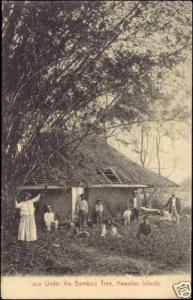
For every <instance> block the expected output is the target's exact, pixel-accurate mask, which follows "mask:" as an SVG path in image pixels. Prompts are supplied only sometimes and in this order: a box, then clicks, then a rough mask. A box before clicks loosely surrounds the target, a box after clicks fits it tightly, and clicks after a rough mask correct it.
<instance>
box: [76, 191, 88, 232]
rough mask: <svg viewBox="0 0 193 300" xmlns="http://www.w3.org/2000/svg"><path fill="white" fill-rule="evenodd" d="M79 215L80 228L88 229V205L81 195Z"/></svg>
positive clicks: (78, 207) (78, 208) (78, 206)
mask: <svg viewBox="0 0 193 300" xmlns="http://www.w3.org/2000/svg"><path fill="white" fill-rule="evenodd" d="M77 213H78V216H79V225H80V227H86V226H87V215H88V203H87V201H86V200H85V199H84V195H83V194H81V195H80V201H79V202H78V205H77Z"/></svg>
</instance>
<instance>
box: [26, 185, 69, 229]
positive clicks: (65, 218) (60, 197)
mask: <svg viewBox="0 0 193 300" xmlns="http://www.w3.org/2000/svg"><path fill="white" fill-rule="evenodd" d="M29 192H30V193H31V194H32V197H35V196H37V195H38V194H39V193H41V192H42V191H40V190H33V191H32V190H31V191H30V190H29ZM47 205H51V207H52V209H53V211H54V213H55V216H56V217H57V218H58V220H59V222H70V221H71V216H72V192H71V189H66V190H64V189H57V190H54V189H53V190H47V192H46V195H45V196H44V197H43V198H42V200H40V201H38V202H36V203H35V207H36V212H35V216H36V221H37V225H38V226H40V227H42V226H43V224H44V221H43V215H44V213H45V211H47Z"/></svg>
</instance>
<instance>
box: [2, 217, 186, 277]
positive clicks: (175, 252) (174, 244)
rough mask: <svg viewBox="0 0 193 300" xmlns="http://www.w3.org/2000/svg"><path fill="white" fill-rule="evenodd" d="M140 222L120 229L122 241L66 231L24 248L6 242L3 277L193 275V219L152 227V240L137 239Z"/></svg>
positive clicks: (96, 232) (43, 234) (95, 233)
mask: <svg viewBox="0 0 193 300" xmlns="http://www.w3.org/2000/svg"><path fill="white" fill-rule="evenodd" d="M138 225H139V224H138V223H135V224H131V225H129V226H128V227H127V228H125V227H123V226H122V225H119V226H118V231H119V234H120V237H111V236H107V237H105V238H102V237H101V236H100V233H101V229H100V228H97V227H95V228H88V229H87V230H88V232H89V233H90V236H89V237H73V236H71V235H70V234H69V230H68V229H67V228H66V229H64V230H63V231H57V232H51V233H47V232H39V233H38V240H37V241H35V242H28V243H27V245H23V244H22V243H21V242H18V241H17V240H16V237H11V238H10V240H9V241H4V242H2V262H3V263H2V275H7V276H9V275H65V274H68V275H81V274H85V275H114V274H117V275H126V274H128V275H153V274H164V273H168V272H171V273H180V272H189V271H190V253H191V252H190V228H191V226H190V221H188V220H184V221H181V222H180V224H171V223H169V222H168V223H167V222H166V223H159V224H155V223H154V224H152V233H151V235H150V236H148V237H141V238H140V240H138V239H137V238H136V235H137V230H138Z"/></svg>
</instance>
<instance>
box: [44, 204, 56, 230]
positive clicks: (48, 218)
mask: <svg viewBox="0 0 193 300" xmlns="http://www.w3.org/2000/svg"><path fill="white" fill-rule="evenodd" d="M44 222H45V225H46V228H47V231H48V232H49V231H51V229H52V226H54V228H55V230H57V229H58V220H55V215H54V212H53V211H52V207H51V206H50V205H48V211H47V212H46V213H45V214H44Z"/></svg>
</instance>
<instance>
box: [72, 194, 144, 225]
mask: <svg viewBox="0 0 193 300" xmlns="http://www.w3.org/2000/svg"><path fill="white" fill-rule="evenodd" d="M136 194H137V192H136V191H134V193H133V198H132V200H131V201H130V202H131V203H129V204H128V205H127V206H126V207H125V210H124V212H123V218H124V224H125V225H128V224H129V223H130V221H131V220H133V221H134V220H138V218H139V204H138V200H137V197H136ZM88 210H89V207H88V202H87V200H86V199H85V197H84V194H81V195H80V200H79V201H78V202H77V206H76V212H77V215H78V222H79V226H80V227H86V226H87V223H88ZM94 215H95V221H96V224H97V225H98V226H100V225H102V222H103V219H104V207H103V203H102V200H100V199H98V200H97V201H96V204H95V207H94Z"/></svg>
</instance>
